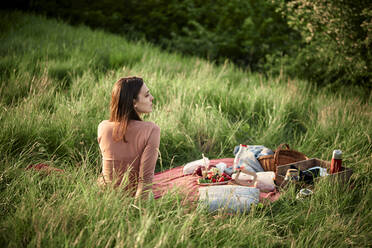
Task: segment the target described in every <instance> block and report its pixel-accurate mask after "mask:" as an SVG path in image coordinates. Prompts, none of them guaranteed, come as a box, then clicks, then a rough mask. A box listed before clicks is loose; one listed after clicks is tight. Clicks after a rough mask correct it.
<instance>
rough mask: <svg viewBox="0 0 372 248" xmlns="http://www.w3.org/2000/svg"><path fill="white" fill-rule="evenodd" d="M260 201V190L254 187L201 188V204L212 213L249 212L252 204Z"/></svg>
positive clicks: (220, 186)
mask: <svg viewBox="0 0 372 248" xmlns="http://www.w3.org/2000/svg"><path fill="white" fill-rule="evenodd" d="M259 199H260V190H259V189H257V188H252V187H244V186H238V185H219V186H209V187H200V188H199V202H200V204H202V205H204V206H207V207H208V209H209V210H210V211H215V210H218V209H222V210H224V211H227V212H230V213H236V212H240V213H243V212H248V211H249V210H250V207H251V204H257V203H258V202H259Z"/></svg>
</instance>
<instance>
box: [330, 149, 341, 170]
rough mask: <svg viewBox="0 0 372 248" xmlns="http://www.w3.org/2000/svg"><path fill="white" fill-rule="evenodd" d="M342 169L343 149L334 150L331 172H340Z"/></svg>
mask: <svg viewBox="0 0 372 248" xmlns="http://www.w3.org/2000/svg"><path fill="white" fill-rule="evenodd" d="M341 170H342V151H341V150H334V151H333V155H332V161H331V171H330V172H331V174H333V173H338V172H340V171H341Z"/></svg>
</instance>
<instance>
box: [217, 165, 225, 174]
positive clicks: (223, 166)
mask: <svg viewBox="0 0 372 248" xmlns="http://www.w3.org/2000/svg"><path fill="white" fill-rule="evenodd" d="M216 168H217V169H218V170H219V171H220V172H221V174H222V173H224V172H225V170H226V168H227V164H225V163H223V162H220V163H218V164H216Z"/></svg>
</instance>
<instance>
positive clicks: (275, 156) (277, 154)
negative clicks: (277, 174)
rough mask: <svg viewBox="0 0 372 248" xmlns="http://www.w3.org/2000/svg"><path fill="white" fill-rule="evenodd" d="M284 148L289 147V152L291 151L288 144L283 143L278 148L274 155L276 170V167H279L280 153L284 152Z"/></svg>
mask: <svg viewBox="0 0 372 248" xmlns="http://www.w3.org/2000/svg"><path fill="white" fill-rule="evenodd" d="M283 146H286V147H287V150H290V149H291V148H290V147H289V145H288V144H286V143H282V144H280V145H279V146H278V148H276V150H275V154H274V165H275V170H276V167H277V166H278V165H279V152H280V151H281V150H284V149H282V147H283Z"/></svg>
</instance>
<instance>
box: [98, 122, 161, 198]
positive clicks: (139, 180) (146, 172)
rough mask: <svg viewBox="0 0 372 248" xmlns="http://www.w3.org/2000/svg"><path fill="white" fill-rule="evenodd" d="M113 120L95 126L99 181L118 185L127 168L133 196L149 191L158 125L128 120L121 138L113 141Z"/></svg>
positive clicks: (155, 153) (157, 138) (153, 168)
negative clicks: (100, 168) (133, 192)
mask: <svg viewBox="0 0 372 248" xmlns="http://www.w3.org/2000/svg"><path fill="white" fill-rule="evenodd" d="M114 126H115V123H114V122H109V121H107V120H105V121H102V122H101V123H100V124H99V125H98V144H99V147H100V151H101V154H102V162H103V163H102V176H101V178H100V180H99V183H100V184H108V183H114V184H115V185H116V186H118V185H120V184H121V182H122V180H124V179H123V178H124V174H125V172H127V171H128V170H129V173H128V176H129V184H128V186H127V189H132V190H133V191H136V196H140V195H147V193H148V191H149V190H151V183H152V179H153V177H154V171H155V165H156V160H157V158H158V151H159V143H160V128H159V127H158V126H157V125H156V124H154V123H152V122H145V121H135V120H131V121H129V122H128V126H127V131H126V133H125V139H126V141H127V143H125V142H124V141H123V140H121V141H114V139H113V137H112V133H113V129H114Z"/></svg>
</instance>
